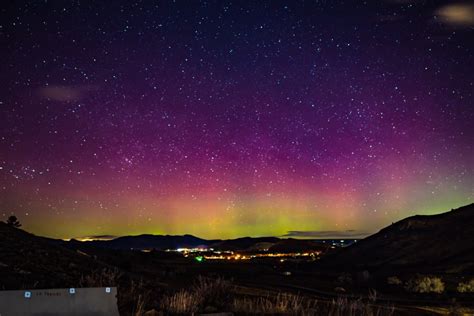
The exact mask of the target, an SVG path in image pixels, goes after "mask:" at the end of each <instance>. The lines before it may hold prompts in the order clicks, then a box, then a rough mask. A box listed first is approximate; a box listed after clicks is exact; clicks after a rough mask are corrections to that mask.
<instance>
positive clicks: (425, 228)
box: [321, 204, 474, 273]
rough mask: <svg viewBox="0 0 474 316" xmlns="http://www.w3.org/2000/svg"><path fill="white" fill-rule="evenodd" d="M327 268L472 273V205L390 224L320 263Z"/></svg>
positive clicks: (473, 252)
mask: <svg viewBox="0 0 474 316" xmlns="http://www.w3.org/2000/svg"><path fill="white" fill-rule="evenodd" d="M321 264H322V265H326V266H328V267H330V268H335V267H339V268H345V269H375V270H392V269H393V270H397V271H400V270H403V269H405V270H410V269H412V270H413V271H418V272H427V271H430V272H431V271H433V272H434V271H438V272H448V273H460V272H468V273H474V204H470V205H466V206H464V207H461V208H458V209H455V210H451V211H450V212H446V213H442V214H439V215H425V216H422V215H416V216H412V217H408V218H406V219H403V220H401V221H399V222H397V223H394V224H392V225H390V226H388V227H386V228H384V229H382V230H381V231H379V232H378V233H376V234H374V235H371V236H369V237H367V238H365V239H363V240H360V241H359V242H357V243H354V244H353V245H352V246H349V247H346V248H341V249H340V250H339V251H337V252H335V253H334V254H332V255H328V256H327V257H325V258H323V260H322V261H321Z"/></svg>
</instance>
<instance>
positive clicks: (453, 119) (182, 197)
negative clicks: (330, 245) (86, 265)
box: [0, 1, 474, 239]
mask: <svg viewBox="0 0 474 316" xmlns="http://www.w3.org/2000/svg"><path fill="white" fill-rule="evenodd" d="M455 9H456V10H461V11H462V10H467V11H466V12H465V14H464V15H462V21H459V20H456V19H457V17H458V16H459V15H453V14H451V13H450V12H452V8H450V5H449V1H445V2H439V3H432V4H425V3H419V2H409V1H408V2H406V3H405V2H404V3H394V2H389V1H380V2H374V3H370V2H368V3H361V2H357V1H352V2H351V1H348V2H334V3H332V2H328V3H323V4H318V3H312V4H310V3H305V2H302V1H298V2H280V1H272V2H242V3H239V5H236V4H232V3H230V2H228V3H227V2H225V3H224V2H223V3H220V2H197V1H196V2H192V3H189V2H184V1H183V2H177V3H173V2H159V3H157V4H153V5H149V4H148V5H146V4H143V3H132V2H126V1H116V2H114V3H113V4H107V5H105V4H94V5H93V6H88V5H86V4H83V3H49V2H48V3H39V2H38V3H29V2H25V3H24V4H15V5H11V6H10V7H8V8H5V9H4V10H3V11H2V16H3V17H4V18H3V19H2V23H1V28H0V32H1V33H2V34H1V36H3V37H4V43H6V47H5V48H6V49H4V50H2V52H1V53H0V54H1V55H0V56H1V57H2V61H3V63H2V71H1V72H0V78H1V80H2V83H3V84H2V86H1V87H0V91H1V93H0V95H1V97H0V112H1V117H2V125H1V127H0V132H1V134H0V136H1V138H0V184H1V185H0V188H1V197H0V220H5V219H6V218H7V217H8V216H9V215H11V214H15V215H16V216H17V217H18V218H19V220H20V221H21V222H22V224H23V228H24V229H26V230H27V231H29V232H32V233H35V234H38V235H43V236H50V237H55V238H78V237H87V236H97V235H112V236H121V235H131V234H145V233H151V234H180V235H182V234H192V235H195V236H198V237H201V238H207V239H214V238H216V239H217V238H220V239H223V238H236V237H242V236H297V237H305V236H306V237H315V236H320V237H321V238H339V237H341V238H343V239H351V238H355V237H356V236H358V237H360V236H365V235H368V234H371V233H374V232H376V231H378V230H379V229H381V228H383V227H384V226H386V225H389V224H390V223H392V222H395V221H398V220H401V219H403V218H405V217H407V216H411V215H414V214H435V213H439V212H443V211H448V210H450V209H452V208H457V207H460V206H463V205H466V204H469V203H472V202H473V200H474V151H473V144H474V128H473V127H472V122H473V121H474V108H473V99H472V98H473V91H474V75H473V72H472V69H474V58H473V48H474V47H473V46H474V44H473V43H474V42H473V41H472V35H473V28H472V26H473V22H474V17H472V16H470V15H469V12H470V11H469V10H468V9H465V8H464V9H463V7H462V6H460V7H456V8H455ZM456 12H458V11H456ZM463 12H464V11H463ZM437 14H440V15H441V16H442V19H441V18H437ZM289 232H292V233H289Z"/></svg>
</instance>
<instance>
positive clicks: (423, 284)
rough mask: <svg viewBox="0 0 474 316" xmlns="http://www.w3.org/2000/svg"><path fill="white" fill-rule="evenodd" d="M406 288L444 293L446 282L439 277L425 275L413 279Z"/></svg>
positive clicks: (415, 290) (419, 291)
mask: <svg viewBox="0 0 474 316" xmlns="http://www.w3.org/2000/svg"><path fill="white" fill-rule="evenodd" d="M405 289H406V290H407V291H409V292H413V293H438V294H439V293H443V292H444V282H443V281H442V280H441V278H439V277H434V276H432V277H430V276H423V277H418V278H414V279H411V280H409V281H408V282H407V284H406V286H405Z"/></svg>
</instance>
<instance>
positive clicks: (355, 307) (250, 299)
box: [160, 277, 393, 316]
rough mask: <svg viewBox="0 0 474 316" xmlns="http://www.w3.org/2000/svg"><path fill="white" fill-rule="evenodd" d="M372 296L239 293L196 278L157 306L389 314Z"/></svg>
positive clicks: (187, 310) (177, 310) (186, 310)
mask: <svg viewBox="0 0 474 316" xmlns="http://www.w3.org/2000/svg"><path fill="white" fill-rule="evenodd" d="M376 297H377V295H376V292H375V291H374V290H372V291H371V292H370V293H369V300H368V302H367V301H363V300H361V299H359V300H350V299H346V298H344V299H343V298H340V299H337V300H333V301H332V302H318V301H317V300H315V299H311V298H308V297H305V296H301V295H295V294H290V293H279V294H277V295H270V294H268V295H266V296H249V295H246V296H241V295H240V296H239V295H237V294H236V293H235V292H234V291H233V287H232V286H231V283H230V282H229V281H226V280H224V279H222V278H218V279H209V278H202V277H200V278H198V280H197V282H196V283H195V284H194V286H193V287H191V289H189V290H184V289H182V290H180V291H178V292H175V293H173V294H171V295H168V296H165V297H164V298H163V299H162V300H161V304H160V307H161V310H162V311H163V312H164V313H165V314H192V313H197V312H206V311H209V310H213V311H219V312H222V311H226V312H234V313H238V314H253V315H255V314H284V315H349V316H351V315H362V316H372V315H379V316H382V315H392V314H393V307H391V306H379V305H375V304H374V302H375V300H376Z"/></svg>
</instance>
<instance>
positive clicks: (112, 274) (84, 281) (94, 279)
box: [79, 268, 122, 287]
mask: <svg viewBox="0 0 474 316" xmlns="http://www.w3.org/2000/svg"><path fill="white" fill-rule="evenodd" d="M121 276H122V273H121V272H120V271H119V270H118V269H107V268H106V269H101V270H97V271H93V272H92V273H90V274H87V275H82V276H81V279H80V280H79V286H80V287H106V286H117V285H118V279H119V278H120V277H121Z"/></svg>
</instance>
